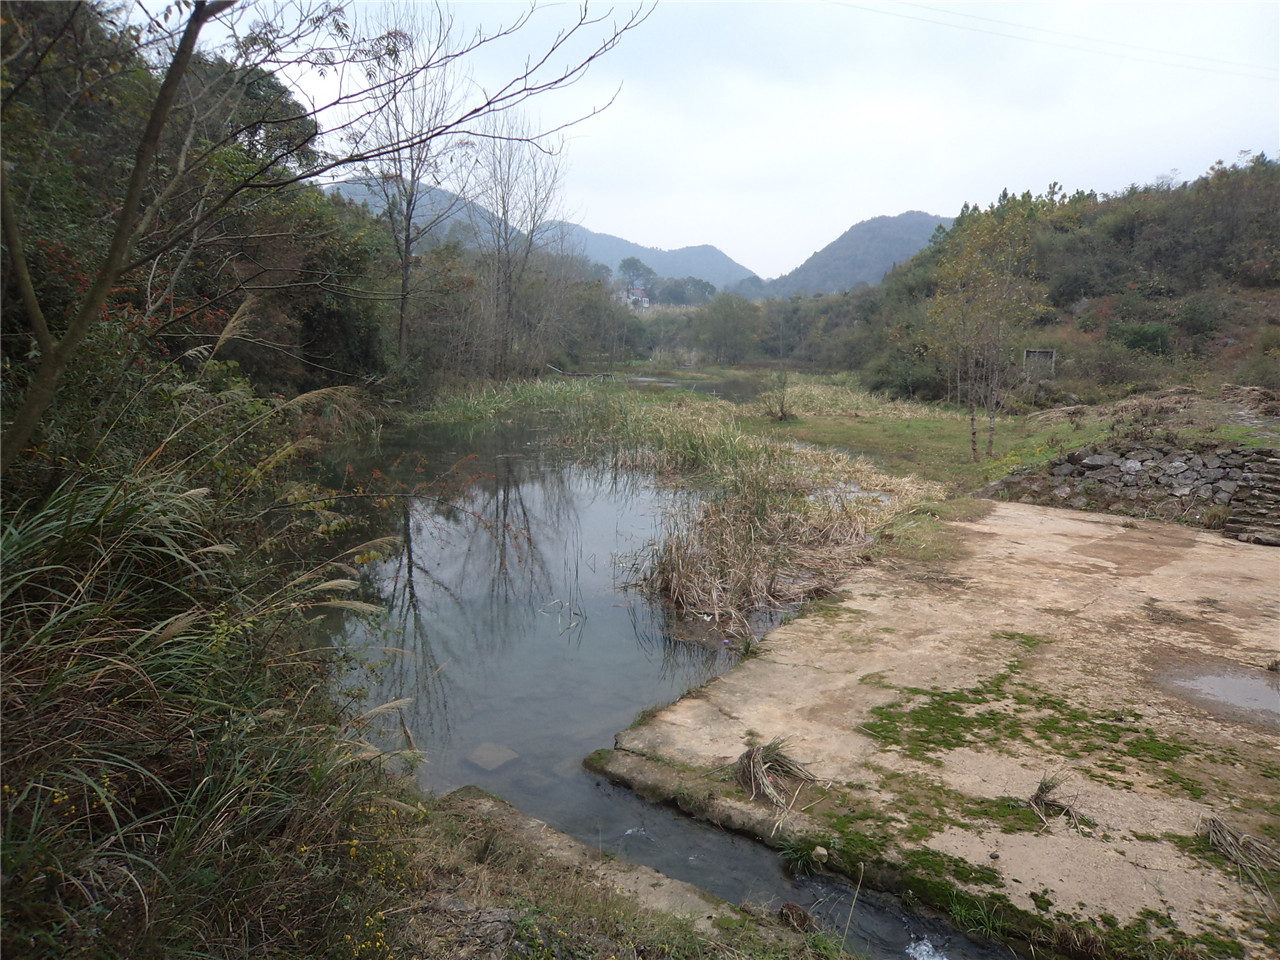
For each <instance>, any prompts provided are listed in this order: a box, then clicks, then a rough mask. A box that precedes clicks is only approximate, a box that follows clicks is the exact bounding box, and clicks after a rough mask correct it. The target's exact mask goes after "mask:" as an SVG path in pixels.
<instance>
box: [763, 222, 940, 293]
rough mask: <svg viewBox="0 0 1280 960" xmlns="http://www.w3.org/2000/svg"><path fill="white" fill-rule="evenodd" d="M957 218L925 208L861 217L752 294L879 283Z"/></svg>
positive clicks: (833, 290)
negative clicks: (929, 211)
mask: <svg viewBox="0 0 1280 960" xmlns="http://www.w3.org/2000/svg"><path fill="white" fill-rule="evenodd" d="M952 221H953V218H952V217H942V216H938V215H937V214H933V213H925V212H924V211H922V210H908V211H906V212H905V213H899V214H897V215H896V216H879V217H871V218H870V219H868V220H861V221H859V222H858V223H855V224H854V225H853V226H851V227H850V228H849V229H848V230H846V231H845V232H844V233H842V234H841V235H840V236H839V237H837V238H836V239H835V240H832V241H831V242H830V243H829V244H827V245H826V246H825V247H823V248H822V249H821V250H818V251H816V252H815V253H813V255H811V256H810V257H809V258H808V259H806V260H805V261H804V263H802V264H800V266H798V267H796V268H795V269H794V270H792V271H790V272H789V273H785V274H783V275H782V276H780V277H778V278H777V279H774V280H769V281H766V282H764V283H762V284H761V285H760V286H759V288H758V289H757V290H753V291H752V293H751V295H752V296H756V297H780V298H784V299H785V298H786V297H789V296H791V295H792V294H796V293H799V294H817V293H841V292H843V291H845V290H850V289H852V288H853V287H856V286H859V285H860V284H863V283H866V284H877V283H879V282H880V281H881V280H882V279H883V278H884V275H885V274H886V273H888V272H889V271H890V270H892V269H893V267H894V265H895V264H898V263H902V262H904V261H906V260H909V259H911V257H913V256H915V255H916V254H917V253H919V252H920V251H921V250H922V249H924V248H925V247H926V246H928V244H929V240H930V239H931V238H932V237H933V234H934V231H936V230H937V229H938V227H940V226H941V227H943V228H944V229H950V227H951V224H952ZM752 286H754V285H752ZM743 292H746V291H743Z"/></svg>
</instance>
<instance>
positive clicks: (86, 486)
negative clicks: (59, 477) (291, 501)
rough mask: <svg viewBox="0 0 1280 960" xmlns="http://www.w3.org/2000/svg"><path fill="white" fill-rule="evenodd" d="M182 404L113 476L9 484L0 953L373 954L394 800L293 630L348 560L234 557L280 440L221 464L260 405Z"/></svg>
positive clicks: (211, 400)
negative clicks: (315, 564) (253, 562)
mask: <svg viewBox="0 0 1280 960" xmlns="http://www.w3.org/2000/svg"><path fill="white" fill-rule="evenodd" d="M202 391H203V387H202V386H201V385H200V384H198V383H196V384H188V385H187V386H186V387H184V389H183V395H184V397H185V398H186V400H187V401H188V402H186V403H185V405H183V406H180V407H179V408H178V409H177V411H176V413H175V418H174V420H173V422H172V423H171V424H170V425H169V428H168V430H167V434H166V436H165V438H164V441H165V442H162V443H161V444H160V445H159V446H157V447H154V448H151V449H150V450H149V451H148V452H146V453H145V454H140V453H138V452H137V451H136V450H135V459H134V466H133V467H132V468H131V469H127V470H116V471H112V472H113V473H114V474H115V476H114V477H113V478H110V479H108V478H106V473H107V471H106V470H103V469H91V468H82V469H80V470H78V471H74V472H72V473H70V475H69V476H67V477H66V478H65V479H64V480H63V481H62V482H61V483H60V484H59V485H57V486H56V487H55V488H54V489H53V490H51V491H49V492H48V493H47V494H44V495H41V494H39V493H36V492H34V491H33V492H31V494H30V496H29V499H27V501H26V502H25V503H18V502H15V499H14V494H13V492H12V491H6V494H7V497H6V502H5V515H4V522H3V529H2V530H0V554H2V555H3V558H4V563H3V567H2V568H0V609H2V610H3V620H4V623H3V626H4V629H3V633H2V635H0V676H3V683H2V684H0V707H2V709H3V717H4V724H3V728H2V734H3V749H2V751H0V780H2V785H0V819H2V821H3V823H2V826H3V836H2V838H0V863H2V869H3V875H4V894H3V915H4V923H3V928H2V932H0V946H2V947H3V953H4V955H5V956H15V957H16V956H49V957H69V956H141V957H147V956H154V957H161V956H163V957H184V956H191V957H196V956H201V957H207V956H229V955H243V956H250V955H254V956H260V955H272V954H274V955H280V954H289V955H295V956H322V955H323V956H333V955H340V954H342V953H344V952H345V954H346V955H348V956H356V955H361V956H376V955H378V954H379V953H383V954H385V949H383V948H382V947H379V944H383V946H385V941H384V940H382V939H380V938H381V937H382V934H381V931H382V929H383V928H384V927H385V921H384V919H383V918H382V917H381V915H380V914H379V909H380V907H381V906H382V905H383V903H384V902H385V901H386V899H387V897H388V896H389V889H390V888H392V887H394V886H395V885H397V884H400V883H403V882H406V880H407V878H408V868H407V866H406V864H407V861H406V860H404V858H403V857H401V856H400V855H398V854H395V853H394V852H393V851H391V850H390V849H389V848H388V847H387V846H386V844H384V843H382V842H381V839H382V837H383V835H384V834H386V833H390V832H399V831H398V830H394V831H393V830H392V829H389V828H388V825H389V824H392V823H394V822H396V821H397V820H398V818H401V817H405V816H408V815H409V814H410V811H411V810H412V808H411V807H410V806H407V805H405V804H403V803H399V802H398V801H396V800H395V795H396V793H397V787H396V782H395V781H394V780H393V779H389V778H388V776H387V770H386V769H385V764H386V760H387V758H386V757H385V756H384V755H381V754H379V753H377V752H376V751H374V750H372V749H371V748H369V747H368V746H367V745H366V744H365V743H364V742H363V741H362V739H361V729H360V723H359V721H358V719H353V718H351V717H348V716H345V715H344V713H343V710H342V704H341V702H340V700H339V699H338V698H337V696H336V691H335V688H334V686H333V680H334V676H335V673H334V668H335V658H336V657H337V654H336V653H335V652H334V651H325V650H314V649H312V648H311V647H310V646H309V645H308V644H307V643H305V642H303V641H302V639H301V631H300V628H301V627H302V626H303V625H304V621H305V619H306V617H307V616H309V615H314V613H313V611H316V610H318V609H320V608H321V607H323V606H324V605H338V606H342V605H349V601H347V600H345V599H343V594H344V592H345V591H346V590H347V589H348V588H349V587H350V586H351V585H352V583H351V581H350V579H349V578H348V576H347V573H348V572H349V568H347V567H345V566H344V565H343V564H341V563H338V564H336V565H327V566H326V567H324V568H322V569H317V570H314V571H311V572H310V573H308V574H305V575H301V576H299V575H297V574H296V572H294V573H288V572H286V570H283V569H281V570H273V569H272V568H271V567H269V566H258V567H253V566H250V565H248V564H246V562H245V560H244V556H243V555H244V554H245V553H246V552H248V553H252V552H253V550H240V549H239V547H238V546H237V544H236V543H235V542H234V541H236V540H241V541H246V542H247V541H251V540H253V539H255V538H258V537H260V536H261V535H263V534H264V532H265V531H264V530H263V528H261V527H260V526H257V525H254V524H251V523H248V522H246V521H245V520H244V519H242V518H247V517H252V516H256V515H259V511H255V510H251V509H249V503H248V501H247V499H246V497H247V496H248V495H249V491H250V488H251V487H253V488H254V490H255V492H259V493H261V492H266V488H265V487H264V486H263V482H264V478H265V477H266V476H267V474H268V473H269V472H270V470H271V468H272V467H273V466H274V465H275V463H276V462H277V461H278V459H279V450H280V449H281V448H282V447H283V446H284V444H283V443H282V442H280V441H282V440H283V437H281V436H279V435H277V443H275V444H274V445H273V446H274V449H266V448H267V447H268V445H267V444H263V448H264V449H266V453H265V456H263V457H262V458H261V459H259V460H257V461H255V460H254V459H253V458H252V457H249V456H245V455H244V454H243V452H241V453H230V452H229V446H230V445H232V444H234V443H235V442H236V441H237V439H240V440H243V439H244V438H245V437H247V436H248V435H249V434H251V433H254V432H256V431H258V429H259V426H260V424H261V422H262V418H263V417H264V416H265V415H267V414H269V413H270V412H271V410H272V408H273V405H272V404H266V403H263V402H262V401H259V400H254V399H253V398H251V397H245V401H244V405H243V407H242V408H240V409H236V408H235V404H234V402H233V398H232V397H231V396H229V395H228V394H227V393H226V392H222V393H219V394H218V395H216V396H215V395H212V394H209V395H207V396H203V397H202V396H201V394H202ZM115 459H116V460H117V461H118V460H120V459H121V457H120V456H119V454H118V453H117V454H116V456H115ZM193 476H199V477H202V478H206V477H207V478H210V479H212V480H214V481H215V482H218V481H219V480H222V481H223V482H219V483H218V484H217V488H216V489H214V490H211V489H210V488H209V487H207V486H197V485H195V484H193V482H192V480H191V478H192V477H193ZM357 947H360V948H361V949H359V950H357V949H356V948H357Z"/></svg>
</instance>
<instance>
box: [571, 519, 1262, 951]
mask: <svg viewBox="0 0 1280 960" xmlns="http://www.w3.org/2000/svg"><path fill="white" fill-rule="evenodd" d="M951 526H952V528H953V531H954V532H955V533H957V534H958V535H959V537H960V538H961V542H962V551H961V556H960V557H959V558H958V559H954V560H947V561H941V562H935V563H929V564H920V563H904V562H896V563H894V562H888V563H881V564H877V565H874V566H870V567H866V568H863V569H860V570H858V571H857V572H856V573H854V574H853V575H852V576H851V577H850V578H849V579H848V580H847V581H846V582H845V583H844V584H843V585H842V593H841V598H840V600H839V601H838V602H835V603H828V604H826V605H824V606H822V607H821V608H819V609H816V610H814V611H811V612H810V614H809V615H807V616H803V617H801V618H799V619H797V620H795V621H793V622H791V623H789V624H786V625H784V626H782V627H780V628H779V629H777V630H775V631H774V632H773V633H772V634H770V635H769V637H768V638H767V639H766V640H765V641H764V642H763V644H762V645H761V648H760V650H761V652H760V655H759V656H757V657H755V658H753V659H749V660H747V661H745V662H744V663H742V664H741V665H740V666H739V667H738V668H736V669H735V670H734V671H732V672H731V673H730V674H729V675H727V676H725V677H722V678H720V679H719V680H718V681H716V682H713V683H711V684H710V685H708V686H707V687H705V688H704V689H702V690H700V691H697V692H695V693H694V694H692V695H690V696H687V697H685V698H684V699H682V700H680V701H679V702H677V703H675V704H673V705H672V706H670V707H668V708H666V709H664V710H662V711H660V712H659V713H657V714H656V715H655V716H654V717H653V718H652V719H650V720H649V721H648V722H647V723H645V724H644V725H642V726H640V727H637V728H635V729H632V730H628V731H625V732H623V733H621V734H619V736H618V737H617V751H615V752H614V754H612V755H611V756H609V757H600V758H596V762H597V765H598V767H599V768H600V769H603V770H605V771H606V772H608V773H610V774H611V775H613V776H616V777H618V778H619V779H623V780H625V781H627V782H629V783H632V784H633V785H635V786H637V787H638V788H640V789H642V790H644V791H645V792H647V793H649V794H650V795H656V796H665V797H668V798H672V799H677V798H679V799H681V800H683V801H685V804H686V807H687V801H688V798H689V797H690V796H696V797H697V798H698V803H697V808H698V812H699V813H700V814H701V815H704V816H707V817H709V818H712V819H719V820H721V821H723V822H726V823H728V824H730V825H733V826H736V827H738V828H740V829H751V830H754V831H755V832H757V833H759V834H760V835H762V836H765V837H768V836H769V835H770V834H774V836H775V838H776V837H778V836H783V835H789V836H791V837H792V838H794V837H796V836H808V837H811V838H812V837H818V838H820V839H821V840H822V841H823V843H824V845H825V848H827V849H831V850H832V851H833V860H834V861H840V862H843V863H844V864H845V866H846V867H851V868H854V870H855V875H856V867H857V863H859V862H865V863H866V864H868V865H869V864H871V863H873V862H878V863H884V862H899V863H902V864H908V865H909V864H916V865H920V864H929V863H935V864H940V865H943V866H944V867H945V869H946V871H947V872H948V874H949V877H948V879H949V880H950V881H951V882H952V884H953V889H955V890H959V891H961V892H962V893H964V894H969V893H972V894H973V895H975V896H977V897H979V898H985V901H984V902H987V903H995V904H998V905H1003V907H1004V908H1005V909H1006V910H1007V911H1008V912H1009V914H1010V915H1013V914H1015V913H1018V912H1021V913H1022V915H1023V917H1024V918H1025V917H1026V916H1030V917H1032V918H1033V919H1036V920H1042V921H1043V923H1042V924H1041V925H1040V929H1041V930H1042V931H1056V933H1054V934H1052V935H1053V936H1056V937H1057V938H1058V940H1057V942H1056V944H1051V945H1056V946H1057V947H1064V946H1065V947H1067V948H1070V949H1068V950H1067V952H1074V953H1077V954H1083V955H1088V954H1089V953H1090V943H1091V941H1090V938H1089V935H1086V934H1082V933H1081V932H1080V931H1081V930H1082V929H1084V928H1093V929H1097V930H1099V931H1101V932H1102V934H1103V935H1104V936H1106V937H1109V938H1110V939H1109V940H1108V947H1107V949H1108V950H1109V951H1111V953H1112V955H1123V953H1122V951H1121V947H1122V946H1123V945H1124V944H1126V943H1129V944H1131V945H1132V946H1133V948H1134V952H1133V955H1138V953H1139V952H1140V948H1141V945H1142V944H1143V943H1149V942H1151V941H1153V940H1156V939H1159V938H1164V942H1165V943H1170V942H1181V941H1190V945H1191V946H1192V947H1195V948H1197V949H1198V950H1199V952H1200V953H1201V954H1203V955H1230V954H1234V955H1238V956H1246V957H1264V956H1268V957H1269V956H1274V955H1275V954H1276V952H1277V951H1280V933H1278V932H1277V919H1276V918H1277V913H1276V907H1275V902H1274V900H1273V899H1272V895H1274V894H1276V891H1275V889H1274V876H1275V875H1274V873H1272V874H1271V875H1269V877H1270V882H1271V883H1272V884H1273V886H1272V889H1271V890H1270V892H1269V891H1268V890H1267V888H1266V886H1265V883H1264V884H1263V885H1259V884H1258V883H1257V882H1253V881H1251V880H1250V879H1249V877H1248V876H1247V875H1246V874H1244V873H1242V872H1241V870H1240V869H1239V868H1238V867H1237V866H1235V865H1233V864H1232V863H1231V862H1229V861H1228V860H1226V859H1224V858H1223V857H1222V856H1221V855H1220V854H1219V853H1217V852H1215V851H1214V849H1213V848H1212V847H1211V846H1210V845H1209V843H1208V841H1207V839H1205V838H1204V837H1203V836H1199V835H1198V829H1200V828H1201V826H1202V824H1203V823H1205V822H1206V821H1207V820H1208V819H1209V818H1211V817H1217V818H1220V820H1221V821H1222V822H1224V823H1226V824H1228V825H1229V826H1230V827H1231V828H1233V829H1234V830H1236V831H1239V832H1240V833H1242V834H1246V835H1251V836H1253V837H1256V838H1258V839H1259V840H1260V841H1261V842H1262V843H1264V844H1267V845H1269V846H1270V847H1273V848H1274V847H1275V846H1278V845H1280V803H1278V797H1280V674H1277V673H1269V672H1268V671H1267V669H1266V668H1267V666H1268V664H1270V663H1272V662H1273V661H1275V660H1276V659H1277V657H1280V551H1277V550H1275V549H1272V548H1268V547H1261V546H1254V545H1248V544H1242V543H1239V542H1237V541H1233V540H1229V539H1226V538H1223V537H1221V536H1219V535H1217V534H1214V533H1210V532H1207V531H1199V530H1194V529H1190V528H1187V527H1182V526H1177V525H1173V524H1167V523H1161V522H1157V521H1149V520H1141V521H1138V520H1132V519H1122V518H1119V517H1112V516H1106V515H1100V514H1083V513H1077V512H1072V511H1066V510H1056V509H1052V508H1046V507H1039V506H1030V505H1024V504H1014V503H998V504H993V505H992V508H991V511H990V513H989V514H988V515H986V516H984V517H982V518H980V519H976V520H972V521H969V522H963V523H955V524H953V525H951ZM1200 673H1206V674H1207V673H1226V674H1229V675H1232V676H1238V677H1243V678H1245V679H1246V680H1250V681H1252V680H1254V679H1256V680H1257V681H1258V682H1257V683H1256V684H1255V685H1254V687H1253V688H1252V689H1253V690H1254V691H1255V693H1254V696H1260V699H1258V700H1254V701H1244V702H1242V703H1236V704H1234V705H1230V704H1223V703H1219V702H1218V701H1216V700H1215V699H1214V698H1213V696H1212V695H1206V694H1205V693H1204V692H1203V690H1199V689H1196V688H1194V687H1191V686H1188V685H1187V684H1188V681H1187V678H1188V677H1195V676H1198V675H1199V674H1200ZM1257 690H1261V691H1262V693H1261V694H1260V695H1258V694H1257V693H1256V691H1257ZM775 737H786V738H788V740H787V751H788V753H789V755H790V756H792V757H794V758H795V759H796V760H798V761H800V762H803V763H804V764H806V765H807V769H808V770H809V771H810V772H811V773H812V774H814V775H815V776H816V777H818V778H819V779H820V780H821V781H823V782H824V783H825V784H826V786H825V787H822V788H818V787H806V788H805V789H804V791H803V793H802V794H800V795H799V796H798V797H797V800H796V802H795V803H794V804H793V805H792V808H791V810H790V811H789V812H788V813H786V814H785V816H782V817H781V824H780V825H779V824H778V819H779V817H778V812H777V811H776V810H774V809H769V808H767V807H765V806H762V804H761V803H760V801H759V799H757V800H756V801H754V802H753V801H750V800H748V799H747V797H746V795H745V794H744V793H743V792H742V791H741V789H740V788H738V787H737V786H736V785H735V784H733V782H732V775H731V773H726V771H727V770H729V768H730V767H731V765H732V764H733V763H734V762H735V760H736V759H737V758H738V757H739V756H740V755H741V754H742V752H743V751H744V750H745V749H746V748H747V747H748V745H749V744H752V743H765V742H768V741H769V740H771V739H772V738H775ZM1046 778H1053V779H1054V780H1055V781H1057V782H1058V786H1057V788H1056V789H1055V790H1053V791H1052V793H1051V794H1050V796H1051V798H1052V799H1053V800H1054V801H1055V803H1053V804H1040V805H1039V806H1036V807H1033V806H1032V805H1030V804H1029V800H1030V799H1031V798H1032V797H1033V795H1035V793H1036V790H1037V787H1038V786H1040V784H1041V783H1042V781H1044V780H1046ZM966 864H967V865H968V869H966V868H965V865H966ZM1263 879H1264V881H1265V880H1267V879H1268V876H1267V875H1264V877H1263ZM934 899H937V897H936V896H935V897H934ZM964 902H965V903H969V902H970V901H964ZM956 906H957V909H958V908H959V906H963V904H962V903H961V902H960V901H956ZM952 912H953V915H954V914H955V913H956V911H955V910H953V911H952ZM973 923H974V924H975V925H977V926H978V927H981V928H987V929H983V930H982V932H989V933H1001V932H1004V931H1002V929H1001V927H1002V924H1003V920H1002V919H1001V918H1000V917H998V916H997V915H995V914H993V913H988V914H984V915H982V916H981V917H979V919H977V920H974V921H973ZM1034 926H1035V924H1031V927H1029V926H1028V924H1026V923H1023V924H1021V925H1020V927H1019V929H1021V930H1022V931H1023V932H1024V933H1025V931H1026V930H1028V929H1030V928H1032V927H1034ZM1045 935H1046V936H1049V935H1050V934H1048V933H1046V934H1045ZM1081 944H1083V947H1081Z"/></svg>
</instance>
